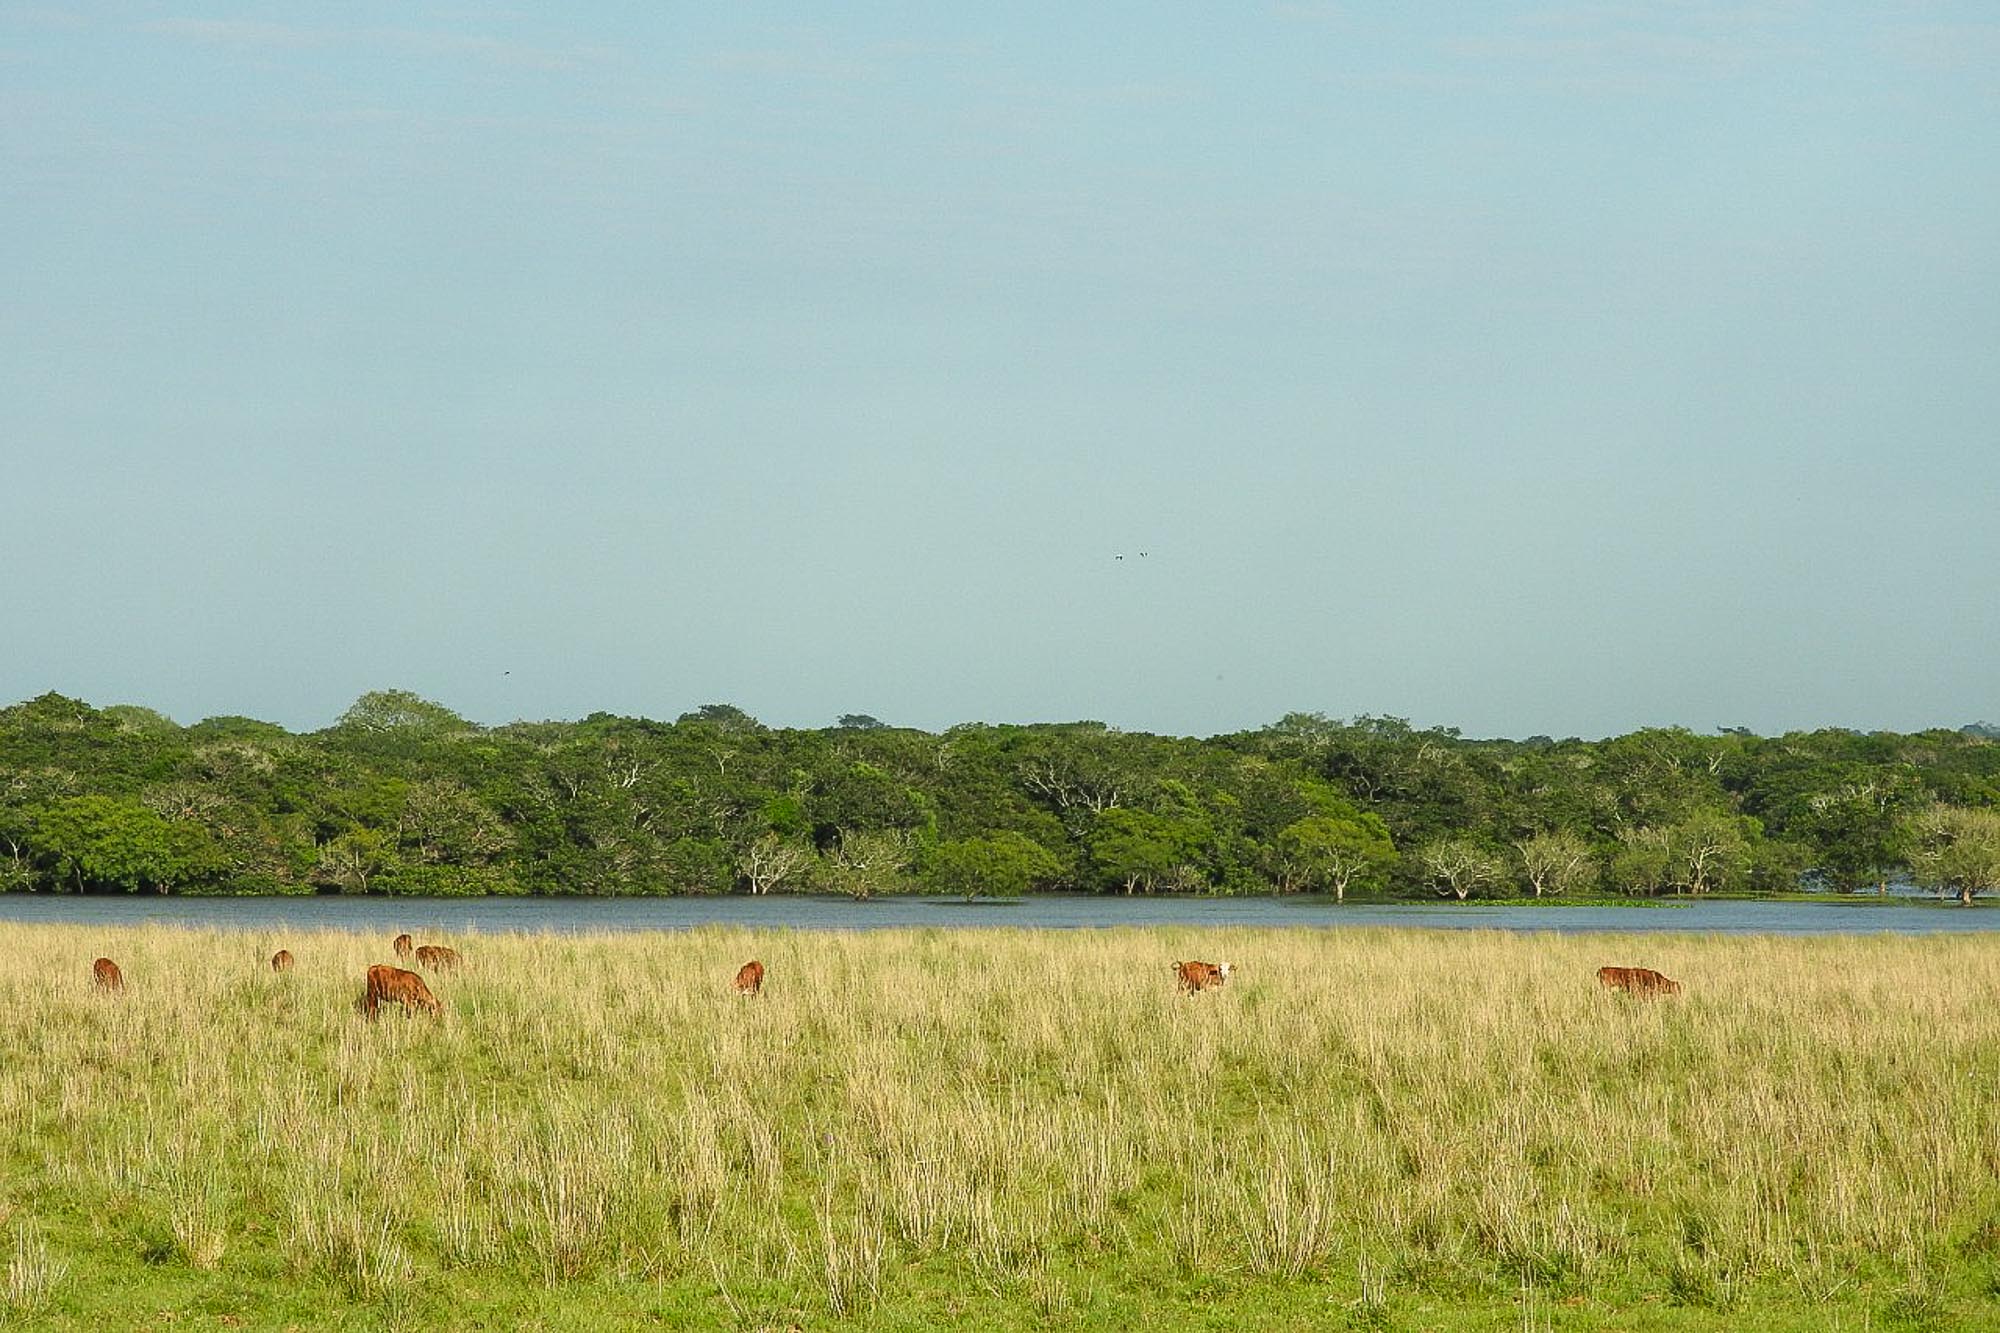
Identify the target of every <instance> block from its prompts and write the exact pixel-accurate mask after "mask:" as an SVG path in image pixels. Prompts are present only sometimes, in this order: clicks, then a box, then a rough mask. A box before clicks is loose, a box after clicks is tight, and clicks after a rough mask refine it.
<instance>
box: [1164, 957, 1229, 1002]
mask: <svg viewBox="0 0 2000 1333" xmlns="http://www.w3.org/2000/svg"><path fill="white" fill-rule="evenodd" d="M1235 968H1236V965H1235V964H1234V963H1175V964H1174V976H1175V978H1176V979H1177V980H1178V981H1179V982H1180V986H1181V989H1182V990H1183V991H1185V992H1186V993H1187V994H1189V995H1192V994H1194V993H1195V992H1196V991H1198V990H1208V989H1210V988H1212V987H1215V986H1220V985H1221V984H1222V983H1223V982H1225V981H1227V980H1229V974H1230V973H1231V972H1232V971H1234V970H1235Z"/></svg>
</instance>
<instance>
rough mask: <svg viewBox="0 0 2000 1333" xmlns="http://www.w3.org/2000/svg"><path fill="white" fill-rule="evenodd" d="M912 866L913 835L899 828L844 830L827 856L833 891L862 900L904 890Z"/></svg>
mask: <svg viewBox="0 0 2000 1333" xmlns="http://www.w3.org/2000/svg"><path fill="white" fill-rule="evenodd" d="M909 864H910V836H909V834H907V833H905V832H903V831H902V830H900V829H842V830H841V831H840V837H839V840H838V841H837V842H836V843H835V844H834V845H833V847H832V848H830V849H829V850H828V852H827V854H826V865H827V873H828V877H829V879H830V880H831V881H832V883H833V886H834V888H836V889H837V890H839V891H840V892H841V893H844V894H846V895H847V896H848V897H850V898H855V899H859V900H862V901H865V900H867V899H869V898H873V897H875V896H876V895H877V894H882V893H893V892H895V891H896V890H897V889H899V888H901V887H902V886H903V873H904V871H905V870H907V869H908V868H909Z"/></svg>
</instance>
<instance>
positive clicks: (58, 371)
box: [0, 0, 2000, 735]
mask: <svg viewBox="0 0 2000 1333" xmlns="http://www.w3.org/2000/svg"><path fill="white" fill-rule="evenodd" d="M543 10H546V11H549V12H548V13H543V12H541V11H543ZM1996 423H2000V10H1996V9H1995V8H1994V7H1993V6H1992V5H1990V4H1986V3H1951V2H1950V0H1940V2H1938V3H1923V2H1921V0H1909V2H1907V3H1894V2H1893V0H1883V2H1881V3H1831V2H1828V3H1808V2H1806V0H1797V2H1795V3H1792V2H1784V0H1768V2H1766V3H1755V2H1754V0H1753V2H1752V3H1743V4H1733V3H1699V2H1696V0H1678V2H1662V3H1650V4H1648V3H1631V4H1594V3H1574V4H1563V3H1553V4H1545V3H1487V4H1453V5H1442V4H1439V5H1414V6H1413V5H1363V4H1358V3H1356V4H1313V3H1292V4H1272V5H1261V6H1259V5H1221V4H1214V5H1191V4H1173V3H1159V2H1158V0H1151V2H1149V3H1144V4H1119V5H1109V4H1107V5H1078V4H1075V3H1065V4H1045V5H1044V4H1037V5H1008V4H1002V5H989V6H969V5H958V4H922V5H920V4H849V5H842V6H803V5H772V4H742V3H731V4H726V5H710V6H686V5H672V4H665V3H654V2H652V0H647V2H644V3H641V2H639V0H634V2H633V3H626V4H616V5H612V4H587V3H581V4H577V5H574V6H562V7H556V6H544V7H536V8H535V9H524V10H522V11H520V12H505V11H501V10H499V9H496V8H493V7H489V6H484V5H438V4H422V3H398V4H343V5H339V6H329V5H283V4H269V3H267V4H258V5H254V6H249V5H226V4H212V5H196V6H192V7H190V6H186V5H148V4H118V5H114V4H104V5H96V6H86V7H76V8H65V7H62V6H61V5H59V4H58V5H46V6H41V5H30V6H22V5H11V4H0V485H4V491H3V492H0V494H4V507H3V508H0V578H4V580H5V582H4V587H5V590H6V592H5V606H6V611H7V614H6V616H5V620H4V625H5V628H4V630H0V701H7V700H14V699H19V698H23V697H26V696H28V695H32V694H36V693H39V692H41V691H43V690H45V689H57V690H61V691H63V692H65V693H70V694H77V695H81V696H83V697H85V698H88V699H90V700H92V701H93V702H97V703H112V702H133V703H143V704H147V705H150V706H152V707H156V708H159V709H162V710H163V711H166V712H168V713H170V714H172V715H173V716H175V717H177V718H179V719H180V720H182V721H193V720H195V719H197V718H199V717H202V716H204V715H208V714H213V713H249V714H253V715H257V716H262V717H267V718H270V719H272V720H275V721H280V722H284V723H286V724H288V725H291V726H295V727H311V726H319V725H323V724H325V723H326V722H328V721H330V720H331V719H332V718H333V717H335V716H336V715H337V714H338V713H339V712H340V711H341V710H342V709H343V708H344V707H345V706H346V705H347V704H348V703H349V702H350V701H351V700H352V699H353V698H354V697H355V696H356V695H358V694H360V693H361V692H362V691H364V690H367V689H372V688H381V687H387V686H399V687H406V688H411V689H416V690H418V691H420V692H422V693H424V694H426V695H428V696H431V697H433V698H436V699H439V700H441V701H443V702H445V703H447V704H450V705H451V706H453V707H455V708H457V709H459V710H460V711H461V712H464V713H465V714H467V715H468V716H471V717H474V718H476V719H478V720H480V721H485V722H503V721H508V720H511V719H514V718H519V717H529V718H537V717H550V716H556V717H574V716H580V715H582V714H584V713H587V712H590V711H593V710H596V709H607V710H611V711H616V712H625V713H638V714H645V715H649V716H655V717H672V716H674V715H676V714H678V713H680V712H681V711H683V710H685V709H688V708H691V707H694V706H696V705H698V704H701V703H704V702H709V701H712V700H729V701H732V702H735V703H737V704H739V705H741V706H742V707H744V708H747V709H749V710H750V711H751V712H753V713H755V714H757V715H758V716H759V717H762V718H763V719H765V720H766V721H768V722H771V723H774V724H790V725H815V726H816V725H824V724H826V723H828V722H830V721H831V720H832V719H833V718H834V717H835V716H836V715H837V714H839V713H842V712H849V711H863V712H869V713H873V714H876V715H878V716H880V717H882V718H885V719H887V720H890V721H893V722H898V723H904V724H909V725H917V726H925V727H931V728H937V727H942V726H946V725H949V724H951V723H954V722H959V721H969V720H981V719H984V720H993V721H1055V720H1067V719H1073V718H1082V717H1089V718H1098V719H1102V720H1104V721H1108V722H1111V723H1114V724H1116V725H1119V726H1124V727H1129V728H1134V729H1146V730H1159V731H1179V732H1190V733H1198V734H1206V733H1211V732H1216V731H1223V730H1232V729H1236V728H1239V727H1246V726H1255V725H1258V724H1261V723H1264V722H1268V721H1271V720H1273V719H1275V718H1276V717H1278V716H1279V715H1280V714H1282V713H1284V712H1287V711H1290V710H1294V709H1300V710H1318V711H1324V712H1328V713H1331V714H1335V715H1347V714H1353V713H1359V712H1386V713H1396V714H1401V715H1406V716H1410V717H1412V718H1415V719H1416V720H1418V721H1420V722H1424V723H1445V724H1451V725H1457V726H1461V727H1463V728H1464V729H1465V730H1466V731H1467V732H1468V733H1471V734H1487V735H1492V734H1502V735H1528V734H1532V733H1536V732H1548V733H1554V734H1570V733H1577V734H1583V735H1601V734H1605V733H1609V732H1620V731H1625V730H1629V729H1631V728H1633V727H1637V726H1641V725H1646V724H1667V723H1679V724H1684V725H1688V726H1693V727H1696V728H1697V729H1707V728H1710V727H1713V726H1715V725H1718V724H1729V725H1746V726H1750V727H1753V728H1756V729H1758V730H1760V731H1767V732H1768V731H1776V730H1783V729H1787V728H1792V727H1810V726H1820V725H1846V726H1857V727H1864V728H1867V727H1888V728H1896V729H1910V728H1915V727H1920V726H1925V725H1932V724H1953V725H1955V724H1958V723H1961V722H1966V721H1970V720H1973V719H1975V718H1980V717H2000V577H1996V574H1997V573H2000V447H1996V446H2000V424H1996ZM1141 551H1144V552H1146V555H1145V556H1144V557H1143V558H1142V557H1141V556H1140V555H1139V552H1141ZM1119 553H1123V554H1124V556H1125V559H1123V560H1117V559H1115V558H1114V557H1115V556H1116V555H1118V554H1119Z"/></svg>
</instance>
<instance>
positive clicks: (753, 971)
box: [736, 958, 764, 995]
mask: <svg viewBox="0 0 2000 1333" xmlns="http://www.w3.org/2000/svg"><path fill="white" fill-rule="evenodd" d="M763 990H764V965H763V964H762V963H760V962H758V961H757V960H756V959H755V958H752V959H751V960H750V961H749V962H747V963H745V964H744V965H743V966H742V967H739V968H737V969H736V993H737V994H738V995H758V994H761V993H762V992H763Z"/></svg>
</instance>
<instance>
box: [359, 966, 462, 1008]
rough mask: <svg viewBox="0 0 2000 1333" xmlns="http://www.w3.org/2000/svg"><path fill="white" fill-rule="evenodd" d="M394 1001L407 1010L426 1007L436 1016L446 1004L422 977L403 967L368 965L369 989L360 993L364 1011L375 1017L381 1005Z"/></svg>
mask: <svg viewBox="0 0 2000 1333" xmlns="http://www.w3.org/2000/svg"><path fill="white" fill-rule="evenodd" d="M391 1003H393V1004H400V1005H402V1006H403V1012H404V1013H406V1014H407V1013H409V1012H410V1010H411V1009H423V1010H426V1011H428V1012H429V1013H431V1014H432V1015H434V1016H435V1015H438V1014H442V1013H443V1012H444V1006H443V1005H441V1004H439V1003H438V998H437V996H435V995H433V994H431V988H430V987H429V986H426V985H425V984H424V979H423V978H422V977H420V976H418V975H417V974H416V973H414V972H405V971H404V970H403V969H402V968H400V967H390V966H388V965H387V964H386V963H377V964H375V965H374V966H373V967H371V968H369V969H368V992H367V994H365V995H363V996H362V997H361V1011H362V1012H363V1013H365V1014H367V1015H368V1016H369V1017H370V1018H373V1017H375V1011H376V1010H377V1009H378V1008H380V1007H381V1006H382V1005H384V1004H391Z"/></svg>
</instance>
